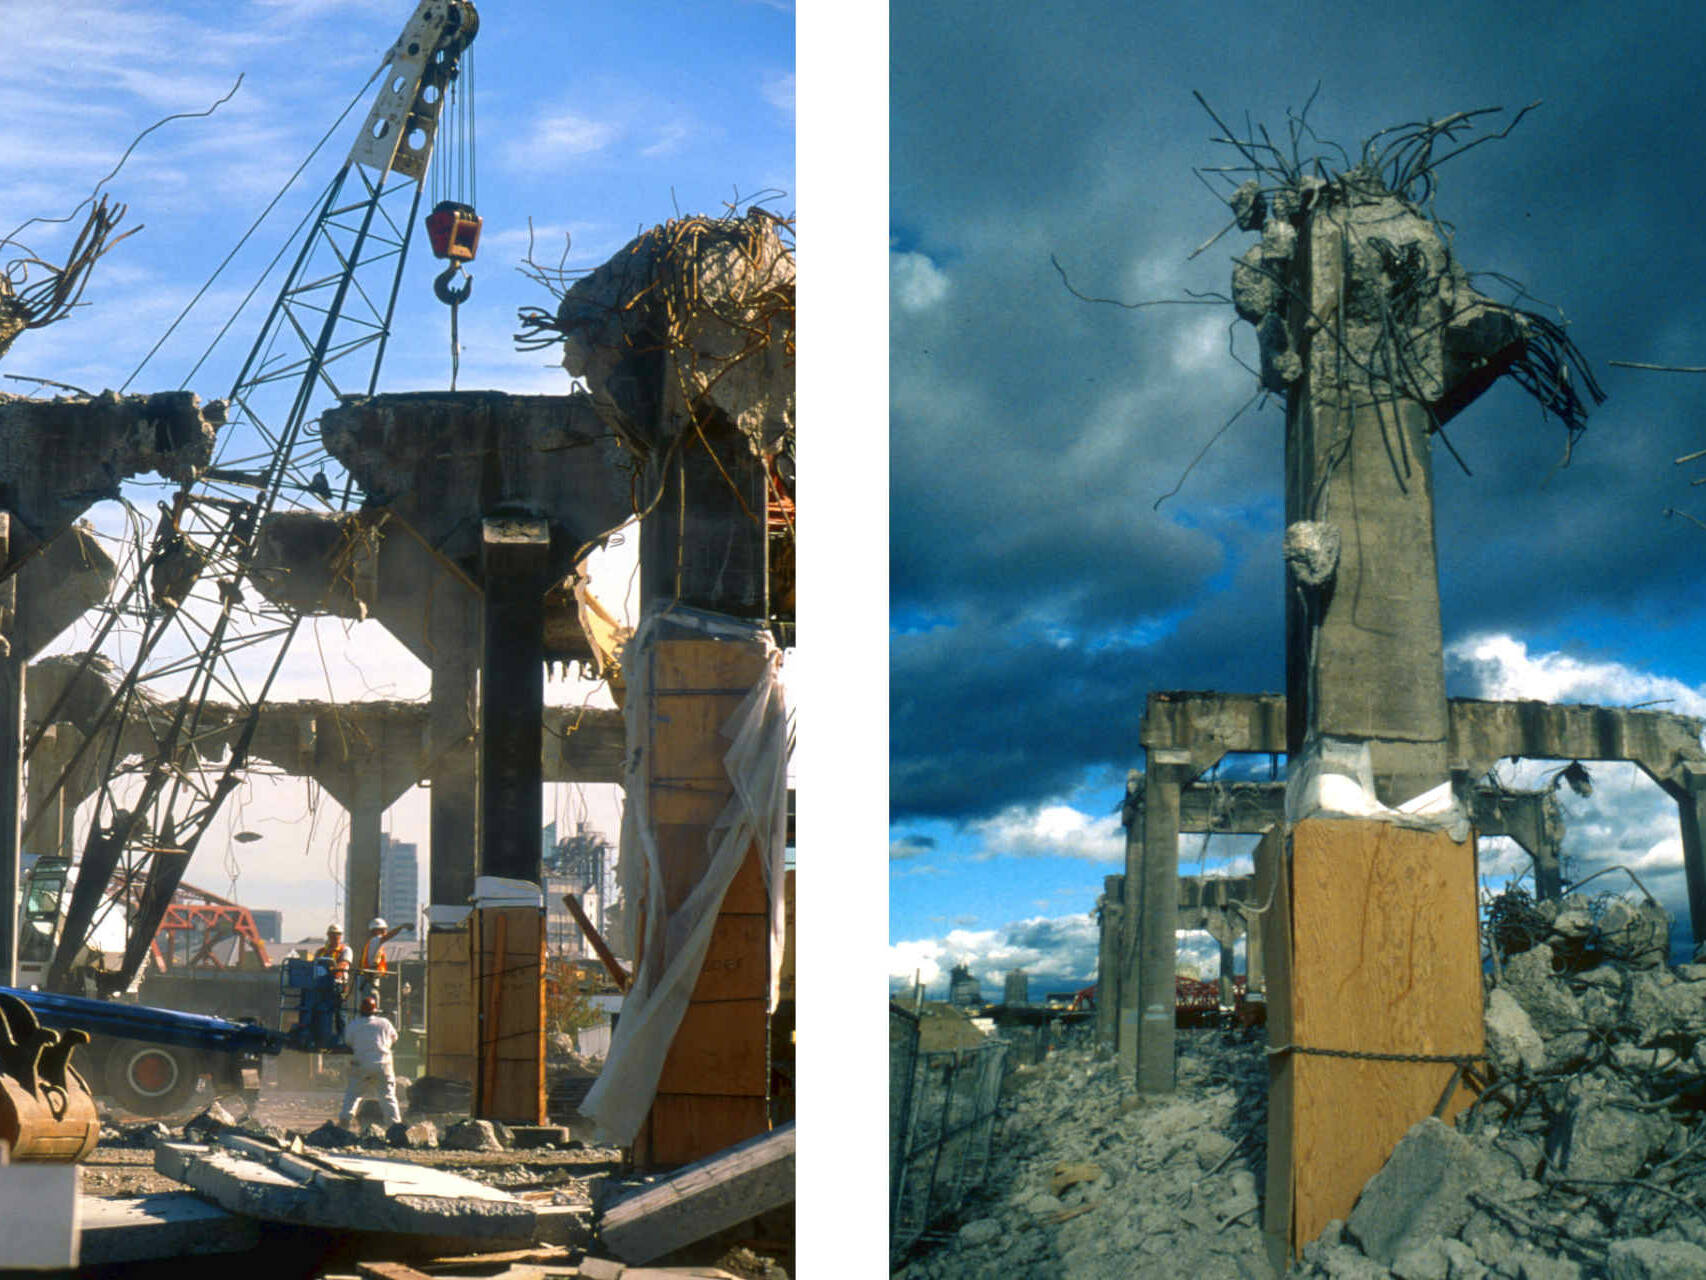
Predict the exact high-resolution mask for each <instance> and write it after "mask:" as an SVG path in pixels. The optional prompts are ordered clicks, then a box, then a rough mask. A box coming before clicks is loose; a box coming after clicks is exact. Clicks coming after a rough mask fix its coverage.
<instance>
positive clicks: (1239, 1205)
mask: <svg viewBox="0 0 1706 1280" xmlns="http://www.w3.org/2000/svg"><path fill="white" fill-rule="evenodd" d="M1178 1071H1179V1075H1178V1079H1179V1089H1178V1092H1177V1093H1176V1094H1174V1095H1173V1096H1171V1097H1166V1098H1151V1099H1145V1098H1142V1097H1140V1096H1139V1095H1137V1094H1136V1093H1135V1091H1134V1090H1133V1089H1132V1087H1131V1086H1130V1085H1128V1084H1126V1083H1124V1082H1122V1081H1121V1080H1120V1079H1119V1072H1118V1068H1117V1065H1116V1063H1115V1062H1113V1061H1111V1060H1109V1059H1106V1058H1097V1057H1096V1056H1094V1055H1093V1054H1092V1053H1091V1051H1089V1050H1088V1049H1080V1048H1071V1049H1064V1050H1062V1051H1060V1052H1058V1053H1056V1054H1053V1055H1051V1056H1050V1057H1049V1058H1047V1059H1046V1060H1045V1061H1043V1062H1042V1063H1040V1064H1039V1065H1037V1066H1034V1067H1019V1068H1017V1069H1015V1071H1014V1073H1013V1075H1012V1076H1011V1077H1010V1079H1009V1081H1008V1083H1007V1086H1006V1091H1007V1092H1008V1094H1009V1096H1008V1097H1007V1098H1005V1099H1004V1101H1003V1103H1002V1115H1001V1118H1000V1127H999V1129H998V1130H997V1132H996V1136H995V1144H994V1155H993V1157H992V1164H991V1167H990V1174H989V1177H988V1178H987V1180H986V1181H985V1183H984V1186H983V1187H982V1188H981V1189H980V1190H979V1191H977V1192H975V1193H973V1198H972V1199H971V1201H970V1202H969V1203H968V1204H967V1206H966V1208H965V1209H964V1210H963V1211H962V1213H961V1214H960V1216H959V1218H958V1220H957V1223H956V1224H950V1232H949V1238H947V1239H946V1240H941V1241H938V1242H937V1243H935V1244H931V1243H927V1242H921V1243H920V1244H919V1245H918V1246H917V1247H916V1248H915V1249H914V1251H913V1254H912V1257H911V1259H910V1261H909V1262H908V1263H907V1265H906V1266H905V1267H904V1268H902V1269H901V1270H900V1271H899V1272H898V1274H899V1275H901V1276H904V1277H906V1278H907V1280H927V1278H928V1280H935V1278H938V1277H940V1278H941V1280H948V1278H950V1277H951V1278H952V1280H962V1278H967V1277H978V1276H990V1277H995V1276H1001V1277H1007V1276H1035V1277H1045V1276H1063V1277H1110V1278H1111V1277H1125V1276H1142V1275H1156V1276H1162V1275H1166V1276H1192V1277H1201V1278H1202V1280H1217V1278H1220V1277H1225V1278H1227V1280H1246V1278H1247V1277H1248V1278H1251V1280H1253V1278H1255V1277H1264V1276H1266V1275H1267V1274H1268V1270H1267V1260H1266V1255H1265V1254H1264V1252H1263V1245H1262V1235H1261V1220H1260V1217H1259V1214H1258V1203H1259V1202H1258V1188H1259V1187H1260V1186H1261V1183H1262V1179H1263V1177H1264V1170H1265V1156H1266V1149H1267V1134H1266V1126H1267V1067H1266V1065H1265V1062H1264V1059H1263V1053H1262V1045H1261V1041H1260V1040H1259V1039H1252V1038H1249V1037H1247V1036H1246V1035H1245V1034H1244V1033H1234V1034H1233V1035H1231V1036H1227V1035H1225V1034H1224V1033H1222V1032H1218V1031H1181V1032H1180V1034H1179V1068H1178ZM927 1240H928V1237H927Z"/></svg>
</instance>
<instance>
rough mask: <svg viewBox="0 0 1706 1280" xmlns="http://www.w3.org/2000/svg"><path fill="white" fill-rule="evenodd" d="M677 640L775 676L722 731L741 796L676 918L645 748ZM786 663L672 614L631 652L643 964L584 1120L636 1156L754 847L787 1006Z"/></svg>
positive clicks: (625, 934)
mask: <svg viewBox="0 0 1706 1280" xmlns="http://www.w3.org/2000/svg"><path fill="white" fill-rule="evenodd" d="M669 640H726V641H728V642H729V643H731V644H740V645H745V646H750V647H753V648H755V649H757V650H759V651H762V653H763V654H764V657H765V664H764V670H763V674H762V675H761V676H760V678H759V680H758V681H757V683H756V684H755V685H754V686H753V688H752V691H751V692H750V693H749V694H748V695H747V696H746V698H744V699H743V700H742V701H741V703H740V705H739V706H738V707H737V708H736V709H735V711H734V713H733V714H732V715H731V716H730V717H729V719H728V722H727V723H725V724H724V725H723V727H722V735H723V737H725V738H727V739H728V740H729V747H728V750H727V751H726V752H725V753H724V755H723V767H724V770H725V772H726V774H727V777H728V779H729V782H730V783H731V784H732V786H733V789H734V795H733V797H732V798H731V799H730V801H729V803H728V805H727V806H726V807H725V808H724V810H723V812H722V813H721V815H719V817H718V818H717V820H716V822H714V823H713V824H712V825H711V827H710V829H709V831H708V834H707V852H708V854H709V862H708V865H707V866H706V870H705V873H704V875H703V877H702V878H701V879H700V881H699V883H698V884H697V885H696V886H695V887H694V888H693V890H692V892H691V893H689V894H688V896H687V898H686V900H685V901H684V902H682V904H681V906H680V907H679V908H677V909H676V910H675V911H673V912H665V911H661V910H654V909H651V905H650V904H662V903H664V902H665V901H666V897H665V893H664V877H663V864H662V859H661V856H660V854H659V852H658V846H657V841H656V838H655V827H654V823H653V820H652V804H651V795H650V794H649V792H650V787H649V785H648V780H649V776H650V767H651V762H650V761H649V760H647V759H645V758H644V753H643V751H641V750H638V749H636V748H635V745H634V744H639V743H645V742H647V741H649V738H650V735H649V733H648V732H647V729H648V726H647V717H649V716H650V715H652V714H653V708H654V704H655V695H654V692H653V689H652V687H651V686H652V667H653V663H652V661H651V658H652V650H653V648H654V647H655V646H656V645H657V644H659V643H660V642H662V641H669ZM781 663H782V654H781V650H779V649H778V648H777V647H776V645H775V642H774V641H772V640H771V638H770V633H769V630H768V628H766V627H765V626H764V625H763V624H761V623H757V622H748V621H745V620H743V619H739V618H731V617H727V616H725V615H722V614H716V613H709V612H704V611H701V610H696V609H688V608H683V607H681V606H674V607H671V606H669V605H668V604H665V605H662V606H659V607H657V608H655V609H654V610H652V611H650V612H648V613H647V615H646V617H645V618H644V619H643V620H642V621H641V623H640V626H639V628H638V630H637V631H636V632H635V635H634V638H633V640H631V641H630V642H629V643H628V645H627V646H626V647H625V648H624V650H623V654H622V669H623V672H624V674H625V676H626V677H627V680H628V697H627V701H626V705H625V707H624V712H625V715H626V717H627V726H628V741H629V744H630V746H629V752H628V758H627V762H626V764H625V766H624V769H623V773H624V782H625V784H626V786H627V793H628V794H627V806H626V811H625V813H624V816H623V821H622V849H621V858H620V862H619V867H618V872H617V875H618V879H619V881H620V883H621V886H622V909H621V917H620V919H619V921H618V924H617V946H618V949H619V950H623V951H627V952H628V953H629V954H633V953H634V952H635V951H636V950H637V951H638V952H639V953H640V956H641V959H640V964H639V968H638V970H637V971H636V973H635V974H634V982H633V986H632V987H631V988H630V989H629V992H628V994H627V997H626V998H625V999H624V1001H623V1004H622V1016H621V1018H620V1019H619V1021H618V1022H617V1025H616V1033H615V1035H614V1037H613V1039H612V1041H611V1044H610V1052H609V1054H608V1056H606V1058H605V1060H604V1070H603V1072H602V1073H601V1074H600V1075H599V1078H598V1082H597V1083H596V1084H594V1085H593V1087H592V1090H591V1091H590V1092H589V1093H588V1094H587V1096H586V1099H585V1101H583V1102H582V1103H581V1108H580V1109H581V1112H582V1113H583V1114H584V1115H586V1116H588V1117H589V1118H591V1119H592V1120H593V1121H594V1122H595V1123H596V1124H597V1126H598V1129H599V1137H600V1140H601V1141H604V1142H608V1143H613V1144H617V1145H621V1146H626V1145H628V1144H629V1143H631V1142H632V1141H633V1140H634V1137H635V1135H636V1134H637V1133H638V1132H639V1129H640V1125H641V1123H642V1122H643V1121H644V1120H645V1117H646V1113H647V1111H648V1110H649V1109H650V1107H651V1104H652V1099H653V1097H654V1096H655V1095H656V1093H657V1084H658V1079H659V1077H660V1076H661V1074H662V1072H663V1063H664V1057H665V1055H667V1054H668V1052H669V1047H670V1044H671V1042H672V1041H673V1040H674V1038H675V1032H676V1028H677V1027H679V1026H680V1024H681V1019H682V1015H683V1014H685V1013H686V1011H687V1005H688V1002H689V1000H690V999H691V997H692V994H693V988H694V986H695V985H696V984H697V983H698V980H699V972H700V969H701V968H702V967H703V965H704V962H705V953H706V950H707V948H708V947H709V946H710V942H711V930H712V927H713V926H714V925H715V924H716V920H717V912H718V909H719V908H720V907H721V905H722V901H723V895H724V893H725V892H727V890H728V887H729V884H730V883H731V882H732V881H733V880H734V877H735V873H736V872H737V871H738V870H739V869H740V866H741V863H742V862H743V861H744V860H745V858H746V855H747V851H748V850H749V849H750V848H751V847H752V845H753V843H754V841H756V842H757V844H758V847H759V850H760V860H761V862H762V865H763V870H764V884H765V889H766V891H767V893H768V896H769V901H770V1008H771V1009H772V1011H774V1009H775V1007H776V1000H777V996H778V992H779V989H780V977H781V964H782V943H783V930H784V928H785V916H784V909H783V871H784V868H783V857H784V845H785V843H786V839H787V762H788V730H787V712H786V707H785V705H784V701H783V694H782V682H781ZM642 904H647V910H646V911H645V912H644V915H643V920H644V928H645V937H644V940H643V945H640V946H637V947H636V943H637V942H639V941H640V940H639V939H638V938H637V937H636V928H637V926H638V924H639V922H640V921H641V919H642V914H641V911H640V908H641V906H642Z"/></svg>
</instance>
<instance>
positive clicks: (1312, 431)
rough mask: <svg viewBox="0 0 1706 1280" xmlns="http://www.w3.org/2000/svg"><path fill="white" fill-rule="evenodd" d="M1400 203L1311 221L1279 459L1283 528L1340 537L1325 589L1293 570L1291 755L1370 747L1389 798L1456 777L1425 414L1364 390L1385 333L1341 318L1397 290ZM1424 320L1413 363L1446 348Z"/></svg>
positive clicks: (1322, 208) (1298, 262)
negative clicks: (1451, 770) (1307, 745)
mask: <svg viewBox="0 0 1706 1280" xmlns="http://www.w3.org/2000/svg"><path fill="white" fill-rule="evenodd" d="M1396 208H1398V206H1397V205H1396V202H1394V201H1390V200H1384V201H1371V202H1364V203H1347V204H1340V203H1336V202H1335V203H1328V202H1324V203H1322V204H1321V205H1318V206H1317V207H1316V208H1315V209H1314V210H1313V211H1311V212H1310V213H1309V214H1308V216H1307V219H1306V221H1305V223H1304V226H1303V229H1302V234H1301V235H1300V236H1299V237H1298V245H1297V251H1296V254H1295V256H1294V257H1293V259H1292V268H1293V269H1292V274H1291V278H1290V287H1291V295H1292V302H1291V304H1290V305H1291V309H1292V311H1291V316H1290V320H1289V324H1288V328H1289V329H1290V330H1291V331H1292V332H1294V333H1297V334H1306V333H1309V334H1313V337H1312V338H1311V339H1310V342H1311V345H1310V346H1309V347H1308V348H1307V349H1306V350H1305V351H1304V352H1303V353H1302V354H1303V356H1304V358H1303V360H1302V370H1303V371H1302V373H1301V376H1299V377H1297V379H1296V380H1295V381H1293V382H1292V383H1291V386H1290V391H1289V394H1288V396H1287V399H1286V457H1285V469H1286V504H1285V518H1286V523H1287V525H1288V526H1291V525H1293V524H1295V523H1296V522H1299V521H1311V522H1321V523H1325V524H1328V525H1331V526H1332V527H1333V528H1334V529H1335V530H1336V531H1337V533H1338V535H1339V537H1338V541H1339V551H1338V564H1337V571H1336V573H1335V574H1334V575H1333V577H1332V578H1331V580H1330V581H1328V582H1327V583H1326V584H1325V585H1324V586H1322V587H1318V588H1312V587H1309V586H1307V585H1306V584H1304V583H1303V582H1301V581H1300V580H1299V578H1298V576H1297V574H1296V572H1295V566H1294V564H1293V563H1292V562H1291V560H1290V559H1289V558H1288V561H1287V565H1286V700H1287V702H1286V706H1287V717H1286V718H1287V725H1286V730H1287V732H1286V739H1287V742H1286V746H1287V750H1288V751H1289V752H1291V753H1293V755H1294V756H1295V753H1297V752H1298V751H1299V750H1301V748H1302V746H1303V742H1304V739H1305V737H1306V736H1307V735H1309V734H1311V733H1319V734H1325V735H1331V736H1340V737H1346V738H1355V739H1361V740H1364V741H1367V742H1368V743H1369V752H1370V755H1371V756H1372V758H1373V764H1374V775H1375V788H1376V792H1377V794H1378V796H1379V798H1380V800H1381V801H1383V802H1384V803H1386V804H1391V805H1395V804H1399V803H1402V802H1403V801H1405V800H1408V799H1410V798H1411V797H1412V796H1414V795H1416V794H1417V793H1419V792H1421V791H1424V790H1427V789H1428V788H1430V787H1433V786H1435V785H1437V784H1439V783H1441V782H1444V781H1445V780H1446V777H1447V766H1446V755H1447V737H1448V732H1447V729H1448V722H1447V716H1446V701H1445V665H1444V649H1443V644H1442V640H1441V635H1440V616H1439V571H1438V566H1437V562H1436V558H1435V551H1434V514H1433V468H1432V463H1431V460H1430V455H1429V443H1428V438H1429V430H1430V425H1431V419H1430V416H1429V412H1428V409H1427V407H1426V406H1424V405H1423V404H1421V403H1420V402H1418V401H1417V400H1414V399H1411V398H1409V397H1408V396H1407V395H1405V394H1403V393H1402V391H1401V390H1400V389H1396V388H1394V387H1393V386H1392V385H1390V384H1389V383H1388V382H1386V381H1385V380H1384V379H1383V378H1382V379H1374V380H1373V382H1372V385H1370V383H1371V377H1372V375H1370V374H1368V373H1365V372H1363V371H1362V368H1358V367H1357V364H1360V365H1361V366H1362V367H1363V368H1369V367H1372V368H1374V369H1376V371H1377V372H1379V373H1381V374H1382V375H1385V373H1386V369H1385V366H1383V365H1380V364H1378V363H1373V364H1371V362H1372V361H1375V360H1376V357H1375V356H1373V355H1371V354H1369V352H1366V351H1363V350H1362V349H1361V347H1359V346H1358V345H1357V344H1359V343H1372V342H1373V338H1372V337H1370V336H1369V335H1370V334H1372V333H1373V332H1375V329H1374V327H1373V326H1372V325H1370V324H1368V323H1365V322H1360V321H1353V320H1352V319H1351V318H1350V317H1347V316H1346V310H1350V309H1352V308H1353V304H1354V305H1355V306H1366V305H1369V304H1368V302H1367V299H1368V297H1369V295H1370V294H1371V293H1380V292H1381V291H1383V290H1396V289H1397V286H1396V285H1393V284H1391V283H1390V282H1388V281H1387V280H1386V278H1385V276H1384V275H1383V274H1382V268H1381V267H1380V266H1379V265H1378V263H1379V262H1380V261H1381V260H1382V259H1381V255H1380V254H1379V253H1377V250H1378V249H1379V247H1380V246H1381V245H1383V244H1386V241H1387V240H1389V239H1391V238H1393V237H1394V236H1396V235H1397V234H1398V233H1397V232H1396V231H1395V230H1394V226H1395V225H1396V224H1395V223H1394V221H1393V216H1394V215H1393V210H1394V209H1396ZM1404 230H1405V231H1408V230H1409V228H1408V227H1406V228H1404ZM1423 236H1425V237H1426V243H1423V240H1422V237H1423ZM1416 237H1417V238H1416V239H1414V240H1410V241H1406V242H1405V244H1404V249H1405V250H1406V251H1415V252H1417V253H1419V254H1420V255H1421V256H1422V258H1423V260H1425V261H1428V262H1430V263H1431V262H1432V261H1433V259H1434V258H1439V259H1442V260H1443V258H1444V256H1445V250H1444V247H1443V246H1442V245H1441V244H1440V242H1439V240H1438V238H1437V237H1435V236H1433V235H1432V233H1431V232H1427V231H1422V230H1419V229H1418V230H1417V232H1416ZM1388 247H1389V246H1388ZM1405 261H1408V259H1405ZM1391 270H1394V271H1396V270H1398V268H1396V267H1394V268H1391ZM1347 299H1349V300H1347ZM1311 315H1313V316H1316V317H1320V316H1335V317H1336V318H1337V319H1336V321H1335V323H1336V325H1337V328H1336V329H1335V330H1334V331H1333V332H1332V333H1326V332H1317V331H1316V329H1317V326H1316V325H1315V323H1314V321H1312V320H1311V319H1310V317H1311ZM1426 320H1427V316H1426V315H1423V316H1421V317H1420V318H1419V319H1417V320H1416V322H1415V323H1416V325H1417V332H1416V333H1415V334H1414V337H1415V341H1416V344H1417V345H1416V348H1415V349H1414V350H1412V351H1411V352H1410V353H1409V359H1410V360H1411V361H1412V362H1413V363H1415V364H1417V365H1420V364H1421V363H1422V362H1423V359H1424V357H1423V355H1422V349H1423V348H1426V347H1429V346H1432V345H1433V344H1437V343H1438V341H1439V337H1438V334H1437V333H1430V332H1428V331H1427V330H1426V329H1425V328H1424V327H1423V324H1424V322H1425V321H1426ZM1353 323H1355V324H1359V325H1360V327H1359V328H1356V329H1353V328H1352V325H1353ZM1339 343H1344V344H1345V345H1346V347H1347V348H1348V349H1349V352H1350V354H1348V355H1341V354H1340V346H1339V345H1338V344H1339ZM1353 358H1354V359H1355V360H1356V361H1357V364H1353Z"/></svg>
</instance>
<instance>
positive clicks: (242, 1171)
mask: <svg viewBox="0 0 1706 1280" xmlns="http://www.w3.org/2000/svg"><path fill="white" fill-rule="evenodd" d="M154 1167H155V1169H156V1170H157V1171H158V1172H160V1173H164V1174H166V1175H167V1176H169V1177H173V1178H176V1179H177V1180H178V1181H180V1182H183V1183H185V1184H187V1185H188V1186H190V1187H193V1188H194V1189H195V1190H196V1191H198V1192H200V1193H201V1194H202V1195H204V1196H206V1197H207V1198H209V1199H210V1200H212V1201H213V1202H214V1203H215V1204H218V1205H219V1206H220V1207H222V1208H226V1209H229V1210H231V1211H232V1212H235V1213H242V1214H246V1215H248V1216H250V1217H254V1218H260V1219H263V1220H265V1221H268V1222H284V1223H292V1224H296V1225H299V1226H309V1227H316V1228H320V1229H322V1230H329V1231H360V1232H374V1233H382V1234H402V1235H415V1236H432V1237H437V1238H445V1239H461V1240H469V1241H480V1242H485V1241H491V1240H502V1241H513V1242H518V1243H519V1242H528V1241H531V1240H532V1238H533V1233H534V1230H535V1228H536V1226H537V1214H536V1213H535V1211H534V1209H533V1207H532V1206H530V1205H527V1204H524V1203H523V1202H521V1201H519V1200H517V1199H516V1198H515V1197H514V1196H511V1195H509V1194H508V1193H507V1192H503V1191H499V1190H496V1189H494V1188H492V1187H487V1186H484V1185H482V1184H480V1183H478V1182H474V1181H472V1180H470V1179H468V1178H463V1177H459V1176H457V1175H456V1174H452V1173H447V1172H445V1171H443V1170H440V1169H430V1168H423V1167H421V1166H418V1165H410V1164H403V1163H401V1162H398V1161H394V1160H382V1159H379V1158H377V1157H372V1156H355V1155H340V1156H333V1155H326V1154H322V1153H319V1152H314V1153H309V1152H304V1153H302V1154H301V1155H296V1154H293V1153H291V1152H288V1151H278V1150H274V1149H272V1148H270V1147H268V1146H266V1145H265V1144H262V1143H259V1142H255V1141H253V1140H252V1139H245V1138H240V1137H236V1136H233V1135H222V1136H221V1138H220V1140H219V1142H218V1143H217V1144H216V1145H213V1146H201V1145H197V1144H190V1143H161V1144H160V1146H159V1147H157V1148H156V1149H155V1152H154Z"/></svg>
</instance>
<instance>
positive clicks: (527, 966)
mask: <svg viewBox="0 0 1706 1280" xmlns="http://www.w3.org/2000/svg"><path fill="white" fill-rule="evenodd" d="M500 926H501V932H502V942H503V945H502V948H501V955H500V954H499V951H500V948H499V946H498V941H499V933H500ZM474 932H475V945H476V946H477V947H478V948H479V991H478V1002H477V1012H478V1015H479V1019H480V1024H479V1025H480V1033H479V1044H478V1051H477V1053H476V1055H475V1072H476V1074H475V1094H474V1096H475V1102H476V1114H478V1115H480V1116H482V1117H484V1118H486V1119H491V1120H502V1121H505V1122H506V1123H510V1124H543V1123H544V1121H545V983H544V980H543V979H544V966H545V913H544V912H543V911H541V910H539V909H538V908H535V907H497V908H488V909H486V910H482V911H476V912H475V913H474ZM494 988H495V990H494Z"/></svg>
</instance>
